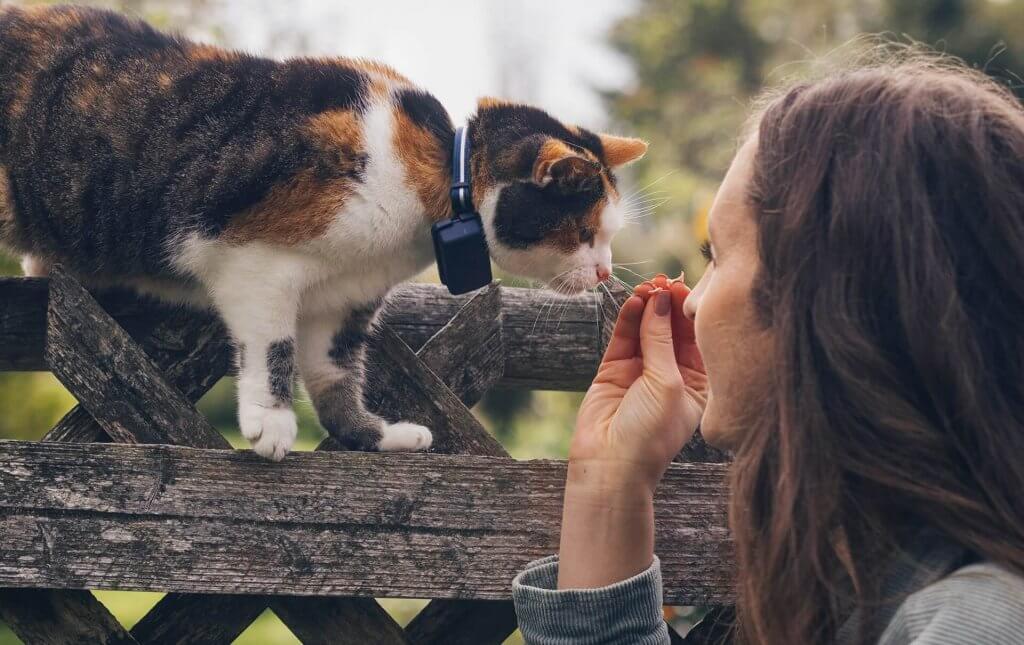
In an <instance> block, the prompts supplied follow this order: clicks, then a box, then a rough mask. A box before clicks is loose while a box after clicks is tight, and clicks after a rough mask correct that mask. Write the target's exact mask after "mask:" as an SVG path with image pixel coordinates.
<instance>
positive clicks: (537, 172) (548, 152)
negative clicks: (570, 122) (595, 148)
mask: <svg viewBox="0 0 1024 645" xmlns="http://www.w3.org/2000/svg"><path fill="white" fill-rule="evenodd" d="M576 154H578V153H577V152H576V151H575V150H573V149H572V148H570V147H569V146H567V145H565V142H563V141H562V140H561V139H555V138H551V139H548V140H547V141H545V142H544V144H543V145H541V147H540V151H538V153H537V160H536V161H534V162H533V180H534V181H535V182H537V183H538V184H539V183H541V180H543V179H544V177H546V176H547V174H548V170H549V169H550V168H551V164H553V163H555V162H556V161H558V160H560V159H565V158H566V157H572V156H573V155H576Z"/></svg>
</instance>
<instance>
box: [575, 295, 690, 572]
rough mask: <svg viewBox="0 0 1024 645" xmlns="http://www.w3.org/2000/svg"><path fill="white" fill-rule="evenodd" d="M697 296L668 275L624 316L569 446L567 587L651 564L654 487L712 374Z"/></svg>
mask: <svg viewBox="0 0 1024 645" xmlns="http://www.w3.org/2000/svg"><path fill="white" fill-rule="evenodd" d="M688 294H689V289H687V288H686V286H685V285H684V284H683V283H682V280H681V279H680V280H679V281H678V282H676V281H673V282H671V283H670V282H669V281H668V279H667V278H666V277H665V276H663V275H659V276H658V277H657V278H655V280H654V281H653V282H652V283H650V284H648V283H645V284H644V285H641V286H639V287H637V289H636V291H635V293H634V295H633V296H632V297H630V298H629V300H627V301H626V302H625V303H624V304H623V306H622V309H621V310H620V311H619V318H618V320H617V321H616V323H615V330H614V332H613V335H612V339H611V341H610V342H609V344H608V349H607V350H606V351H605V355H604V358H603V359H602V361H601V365H600V367H599V368H598V371H597V376H596V377H595V378H594V382H593V384H592V385H591V386H590V389H589V390H588V391H587V395H586V397H585V398H584V400H583V404H582V406H580V411H579V414H578V416H577V419H576V432H575V434H574V435H573V439H572V444H571V446H570V448H569V472H568V477H567V480H566V489H565V502H564V504H565V506H564V508H563V514H562V534H561V546H560V551H559V553H560V558H559V560H560V564H559V574H558V586H559V588H561V589H567V588H590V587H599V586H605V585H608V584H612V583H614V582H617V581H620V580H623V579H625V578H628V577H630V576H632V575H635V574H637V573H640V572H641V571H643V570H644V569H646V568H647V567H648V566H650V564H651V561H652V559H653V554H654V489H655V488H656V487H657V485H658V482H659V481H660V480H661V477H662V475H663V474H664V473H665V470H666V469H667V468H668V465H669V464H670V463H671V462H672V459H673V457H675V455H676V454H678V453H679V451H680V450H681V449H682V447H683V445H684V444H685V443H686V442H687V441H688V440H689V439H690V437H691V436H693V432H694V430H695V429H696V428H697V424H698V423H699V422H700V417H701V415H702V414H703V412H704V405H705V402H706V396H707V376H706V375H705V374H704V365H703V362H702V361H701V358H700V353H699V352H698V350H697V346H696V343H695V341H694V335H693V323H692V322H691V321H689V320H688V319H686V317H685V316H684V315H683V301H684V300H685V299H686V296H687V295H688Z"/></svg>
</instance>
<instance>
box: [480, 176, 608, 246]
mask: <svg viewBox="0 0 1024 645" xmlns="http://www.w3.org/2000/svg"><path fill="white" fill-rule="evenodd" d="M554 188H555V187H554V186H551V185H549V186H548V187H546V188H540V187H539V186H537V185H535V184H532V183H526V182H523V183H517V184H512V185H511V186H508V187H507V188H505V190H503V191H502V192H501V197H500V198H499V199H498V206H497V208H496V211H495V217H494V229H495V234H496V236H497V238H498V240H499V241H501V242H502V243H503V244H505V245H506V246H509V247H512V248H514V249H525V248H528V247H530V246H532V245H534V244H539V243H541V242H542V241H544V239H545V238H546V237H547V236H548V235H550V234H551V233H552V231H554V230H556V229H558V228H560V227H562V226H563V225H564V224H565V223H566V222H567V221H573V222H576V223H577V224H578V223H579V222H580V220H582V219H583V218H584V217H585V216H586V215H587V213H589V212H590V210H591V209H592V208H593V207H594V206H595V205H596V204H597V202H598V201H599V200H601V199H602V198H603V197H604V190H603V189H598V190H592V191H587V192H581V193H574V194H569V195H559V194H557V191H555V190H554Z"/></svg>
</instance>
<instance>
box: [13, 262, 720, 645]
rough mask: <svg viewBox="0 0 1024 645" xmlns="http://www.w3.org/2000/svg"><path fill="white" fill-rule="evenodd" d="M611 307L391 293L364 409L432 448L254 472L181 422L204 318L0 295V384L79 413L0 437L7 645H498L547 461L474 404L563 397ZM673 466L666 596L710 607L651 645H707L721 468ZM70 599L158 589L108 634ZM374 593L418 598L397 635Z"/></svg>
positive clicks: (208, 372) (213, 438)
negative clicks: (33, 437)
mask: <svg viewBox="0 0 1024 645" xmlns="http://www.w3.org/2000/svg"><path fill="white" fill-rule="evenodd" d="M624 297H625V294H623V293H622V292H619V291H615V292H611V293H609V294H605V295H602V296H587V297H581V298H577V299H574V300H572V301H567V302H563V303H560V304H559V309H560V310H559V312H558V314H557V316H558V320H557V321H556V320H555V319H554V318H551V319H550V320H544V318H545V308H546V307H548V306H549V305H550V303H549V302H548V297H547V296H544V295H538V294H537V293H536V292H532V291H530V290H525V289H508V288H503V287H500V286H499V285H497V284H493V285H491V286H489V287H487V288H485V289H482V290H480V291H478V292H476V293H475V294H473V295H472V296H471V297H452V296H449V295H447V293H445V292H443V291H442V290H441V288H439V287H434V286H431V285H408V286H405V287H403V288H401V289H399V290H397V291H396V293H395V294H394V296H393V297H392V304H391V306H390V307H389V309H388V312H387V314H386V316H385V323H384V325H383V326H382V327H381V330H380V331H379V333H378V334H377V335H376V336H375V338H374V339H373V341H372V342H373V347H372V348H371V349H370V351H369V352H368V354H369V356H371V365H370V366H369V377H368V382H369V387H368V388H367V391H368V392H369V393H372V395H370V396H368V397H367V398H368V404H369V405H370V407H371V408H372V409H375V410H376V411H377V412H378V413H380V414H381V415H382V416H384V417H386V418H390V419H393V420H397V419H399V418H401V419H408V420H411V421H415V422H418V423H422V424H424V425H427V426H429V427H430V428H431V430H432V431H433V433H434V448H433V452H435V453H444V454H426V455H398V454H390V455H381V454H370V453H343V452H340V451H339V450H338V449H337V448H338V447H337V446H336V445H334V444H333V442H331V441H330V440H326V441H324V443H323V444H321V446H320V447H319V449H318V451H317V452H315V453H294V454H293V455H291V456H289V458H288V459H287V460H286V461H285V462H284V463H282V464H273V463H269V462H265V461H262V460H260V459H259V458H258V457H255V456H254V455H252V453H250V452H247V451H229V450H224V449H226V448H229V446H228V444H227V442H226V441H225V440H224V438H223V437H222V436H221V435H220V434H219V433H217V432H216V431H215V430H214V429H213V427H212V426H211V425H210V424H209V423H208V422H207V421H206V419H205V418H204V417H203V416H202V415H201V414H200V413H199V412H197V411H196V409H195V407H194V403H195V402H196V401H197V400H198V399H199V398H200V397H201V396H202V395H203V394H204V393H205V392H206V391H207V390H208V389H209V388H210V387H212V386H213V384H214V383H216V382H217V381H218V380H219V379H220V378H221V377H223V376H224V375H225V374H227V373H228V372H229V370H230V369H231V352H232V349H231V343H230V340H229V339H228V336H227V334H226V332H225V330H224V328H223V326H222V325H221V323H220V322H219V321H218V320H216V319H215V318H214V317H212V316H209V315H204V314H197V313H195V312H187V311H182V310H169V309H166V308H161V307H157V306H155V305H151V304H145V303H142V302H140V301H138V300H136V299H135V298H133V297H130V296H126V295H113V296H105V297H103V298H102V303H103V304H102V305H101V304H100V303H98V302H97V301H96V300H95V299H94V298H93V296H92V295H91V294H89V293H88V292H87V291H86V290H85V289H83V288H82V287H81V286H80V285H79V284H78V283H77V282H76V281H75V280H74V279H73V278H71V277H70V276H69V275H67V274H66V273H64V272H62V271H61V270H60V269H59V268H57V269H55V271H54V272H53V274H52V275H51V278H50V279H49V280H42V279H20V278H17V279H15V278H9V279H0V303H3V305H4V308H3V309H2V310H0V370H35V369H49V370H51V371H52V372H53V373H54V374H55V375H56V376H57V377H58V378H59V379H60V380H61V382H62V383H64V385H65V386H66V387H67V388H68V390H69V391H70V392H71V393H72V394H73V395H74V396H75V397H76V398H77V400H78V401H79V405H78V406H77V407H75V408H74V409H73V410H72V411H71V412H69V413H68V414H67V415H66V416H65V417H64V418H63V419H62V420H61V421H60V422H59V423H58V424H57V425H56V426H55V427H54V428H53V429H51V430H50V431H49V432H48V433H47V434H46V436H45V437H44V438H43V441H42V442H13V441H7V442H0V540H2V545H0V587H5V588H3V589H0V620H3V621H4V622H6V623H8V624H9V625H10V626H11V628H12V629H13V630H14V631H15V633H16V634H17V635H18V636H19V637H20V638H21V639H22V640H24V641H25V642H26V643H47V644H51V643H53V644H55V643H230V642H231V641H232V640H234V639H235V638H236V637H237V636H238V635H239V634H240V633H241V632H242V631H244V630H245V629H246V627H248V625H249V624H250V623H251V622H252V621H253V620H255V618H256V617H257V616H259V615H260V614H261V613H262V612H263V611H264V610H265V609H267V608H268V607H269V608H270V609H271V610H272V611H273V612H274V613H275V614H277V616H278V617H279V618H280V619H281V620H282V621H283V622H284V623H285V624H286V625H287V626H288V627H289V628H290V629H291V631H292V632H293V633H294V634H295V635H296V636H297V637H298V638H299V639H300V640H301V641H302V642H303V643H387V644H390V643H431V644H433V643H438V644H440V643H452V644H461V643H465V644H470V643H472V644H487V643H501V642H502V641H503V640H504V639H505V638H506V637H507V636H508V635H509V634H511V632H512V631H513V630H514V629H515V615H514V613H513V611H512V606H511V602H510V601H509V596H510V581H511V578H512V576H513V575H514V573H515V572H516V571H518V570H519V569H521V568H522V566H523V565H524V564H525V563H526V562H528V561H529V560H532V559H534V558H536V557H540V556H543V555H547V554H549V553H552V552H554V551H555V550H556V549H557V546H558V535H557V532H558V524H559V518H560V513H561V495H562V485H563V482H564V476H565V470H564V468H565V466H564V463H560V462H552V461H531V462H517V461H514V460H511V459H510V458H509V456H508V453H507V452H506V451H505V450H504V448H503V447H502V446H501V444H500V443H499V442H498V441H497V440H496V439H495V438H494V437H493V436H492V435H491V434H489V433H488V432H487V431H486V430H485V429H484V428H483V427H482V426H481V425H480V423H479V422H478V421H477V420H476V418H475V417H474V416H473V414H472V413H471V412H470V409H469V408H470V407H472V406H473V405H474V404H475V403H476V402H477V401H479V400H480V398H481V397H482V396H483V394H484V393H485V392H487V391H488V390H489V389H491V388H492V387H495V386H503V387H532V388H543V389H562V390H582V389H585V388H586V386H587V385H588V384H589V382H590V380H591V378H592V377H593V373H594V369H595V368H596V365H597V362H598V359H599V357H600V354H601V351H602V349H603V347H604V345H605V344H606V343H607V340H608V338H609V336H610V331H611V327H612V323H613V322H614V318H615V314H616V312H617V311H618V308H619V305H620V304H621V302H622V300H623V299H624ZM413 347H415V348H417V349H416V350H415V351H414V350H413V349H412V348H413ZM111 442H114V443H111ZM127 444H145V445H127ZM678 461H682V462H689V463H680V464H676V465H673V466H672V468H670V470H669V472H668V474H667V475H666V478H665V481H664V483H663V486H662V491H663V492H662V494H661V495H660V496H659V497H658V499H657V500H656V505H657V511H658V524H657V540H658V551H659V554H660V556H661V558H662V562H663V567H664V579H665V598H666V602H668V603H671V604H692V605H703V606H721V608H720V609H716V610H714V611H712V612H711V613H710V614H709V618H708V619H706V620H705V621H704V622H702V623H701V624H700V625H698V627H697V628H695V629H694V630H693V631H691V633H690V635H688V636H687V638H686V639H683V638H681V637H679V635H678V634H675V633H674V632H673V634H672V638H673V642H694V643H696V642H709V643H710V642H722V638H723V633H724V630H723V627H722V626H723V625H725V624H727V623H728V622H730V620H731V610H730V609H729V608H728V607H727V606H725V605H727V604H728V603H729V600H730V597H731V559H730V558H731V553H730V544H729V540H728V535H727V530H726V524H725V497H726V492H725V483H724V472H725V471H724V469H725V466H724V465H723V464H722V463H718V462H721V461H723V456H722V455H721V454H720V453H717V452H716V451H714V450H713V449H710V448H708V447H707V446H706V445H704V444H703V443H701V442H700V441H699V438H698V440H697V441H695V442H693V443H691V445H690V446H688V447H687V449H686V450H684V451H683V453H682V454H681V455H680V458H679V460H678ZM88 589H131V590H152V591H166V592H168V593H167V594H166V595H165V596H164V597H163V599H162V600H161V601H160V602H159V603H158V604H157V605H156V606H155V607H154V608H153V609H152V610H151V611H150V612H149V614H147V615H146V616H145V617H144V618H143V619H142V620H141V621H139V623H138V624H136V625H135V626H134V627H133V628H132V629H131V630H130V631H127V630H125V629H124V628H123V627H121V625H120V624H119V623H118V622H117V621H116V620H115V619H114V618H113V616H111V615H110V613H109V612H108V611H107V610H106V608H105V607H104V606H103V605H102V604H100V603H99V602H98V601H97V600H96V599H95V597H94V596H93V595H92V594H91V593H90V592H89V591H87V590H88ZM378 597H415V598H432V599H433V600H432V601H431V602H430V604H429V605H428V606H427V607H426V608H425V609H424V610H423V611H422V612H421V613H420V614H419V615H418V616H417V617H416V618H415V619H414V620H413V621H412V622H411V623H410V624H409V625H408V626H407V627H406V628H405V629H402V628H401V627H400V626H399V625H398V624H396V623H395V621H394V620H393V619H392V618H391V617H390V616H389V615H388V614H387V613H386V612H385V611H384V610H383V608H381V606H380V605H379V604H378V603H377V602H376V601H375V600H374V598H378Z"/></svg>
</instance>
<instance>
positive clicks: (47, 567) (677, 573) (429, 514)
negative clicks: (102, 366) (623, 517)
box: [0, 441, 731, 605]
mask: <svg viewBox="0 0 1024 645" xmlns="http://www.w3.org/2000/svg"><path fill="white" fill-rule="evenodd" d="M0 464H2V465H0V509H2V510H0V534H2V535H3V538H4V547H3V549H2V550H0V586H10V587H60V588H70V589H84V588H90V589H136V590H151V591H179V592H191V593H271V594H289V595H318V596H324V595H343V596H372V597H385V596H386V597H408V598H463V597H469V598H477V599H484V600H504V599H508V598H509V597H510V580H511V579H512V577H513V576H514V575H515V573H516V572H518V571H519V570H521V569H522V567H523V565H525V564H526V563H527V562H529V561H530V560H533V559H535V558H538V557H542V556H545V555H549V554H551V553H553V552H555V551H557V549H558V526H559V521H560V519H561V501H562V485H563V482H564V481H565V465H564V463H561V462H550V461H514V460H511V459H505V458H499V457H476V456H468V455H458V456H455V455H452V456H449V455H381V454H366V453H337V452H334V453H332V452H316V453H295V454H293V455H290V456H289V457H288V458H287V459H286V460H285V461H284V462H283V463H269V462H266V461H264V460H262V459H260V458H259V457H256V456H255V455H253V454H252V453H250V452H247V451H246V452H240V451H230V450H199V449H193V448H183V447H175V446H128V445H120V444H59V443H37V442H20V441H19V442H10V441H8V442H0ZM723 472H724V467H723V466H722V465H721V464H674V465H673V466H672V467H671V468H670V470H669V472H668V474H667V475H666V479H665V482H664V485H663V487H662V488H663V490H665V491H671V492H670V493H666V494H663V495H661V496H659V497H658V498H657V500H656V507H657V515H658V518H659V519H658V524H657V540H658V545H659V552H660V553H661V554H662V562H663V570H664V580H665V589H666V601H667V602H669V603H671V604H685V605H709V604H720V603H722V602H726V601H728V599H729V597H730V590H729V589H730V584H729V571H730V568H731V563H730V559H729V558H730V556H729V542H728V536H727V530H726V521H725V504H724V502H725V497H724V490H725V489H724V485H723Z"/></svg>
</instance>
